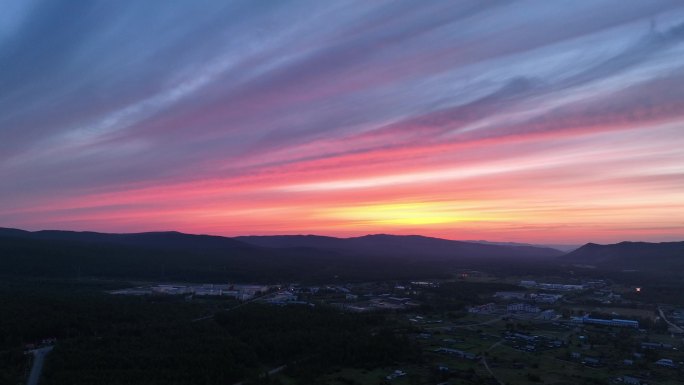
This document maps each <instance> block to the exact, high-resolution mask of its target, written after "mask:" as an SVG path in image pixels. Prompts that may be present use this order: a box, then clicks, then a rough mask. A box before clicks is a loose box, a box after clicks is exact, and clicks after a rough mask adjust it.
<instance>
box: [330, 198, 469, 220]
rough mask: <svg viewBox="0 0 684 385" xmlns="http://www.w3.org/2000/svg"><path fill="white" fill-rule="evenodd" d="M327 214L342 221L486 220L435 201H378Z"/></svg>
mask: <svg viewBox="0 0 684 385" xmlns="http://www.w3.org/2000/svg"><path fill="white" fill-rule="evenodd" d="M324 215H325V216H326V217H330V218H335V219H342V220H351V221H364V222H369V223H375V224H386V225H406V226H410V225H413V226H420V225H433V224H445V223H456V222H468V221H477V220H482V218H479V217H476V216H471V215H461V214H458V213H457V212H456V210H454V207H451V206H449V205H444V204H441V203H433V202H417V203H394V204H374V205H360V206H353V207H342V208H333V209H328V210H326V211H325V214H324Z"/></svg>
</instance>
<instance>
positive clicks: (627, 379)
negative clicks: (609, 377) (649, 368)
mask: <svg viewBox="0 0 684 385" xmlns="http://www.w3.org/2000/svg"><path fill="white" fill-rule="evenodd" d="M622 382H623V383H625V384H628V385H641V380H640V379H638V378H636V377H632V376H622Z"/></svg>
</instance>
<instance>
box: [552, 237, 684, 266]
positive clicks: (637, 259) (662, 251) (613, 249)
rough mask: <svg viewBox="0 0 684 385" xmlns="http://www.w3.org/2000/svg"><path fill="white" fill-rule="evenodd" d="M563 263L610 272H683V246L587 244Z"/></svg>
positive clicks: (667, 244)
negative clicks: (677, 270)
mask: <svg viewBox="0 0 684 385" xmlns="http://www.w3.org/2000/svg"><path fill="white" fill-rule="evenodd" d="M560 260H561V261H563V262H565V263H573V264H583V265H591V266H596V267H599V268H602V269H607V270H643V271H661V272H665V271H668V270H671V269H679V271H683V270H684V242H662V243H648V242H621V243H616V244H612V245H597V244H595V243H588V244H586V245H584V246H582V247H580V248H579V249H577V250H575V251H573V252H570V253H568V254H566V255H564V256H562V257H560Z"/></svg>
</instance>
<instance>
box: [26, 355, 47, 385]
mask: <svg viewBox="0 0 684 385" xmlns="http://www.w3.org/2000/svg"><path fill="white" fill-rule="evenodd" d="M51 350H52V346H47V347H44V348H40V349H34V350H31V353H33V366H32V367H31V374H30V375H29V379H28V385H38V381H39V380H40V374H41V373H42V371H43V363H45V356H46V355H47V354H48V353H50V351H51Z"/></svg>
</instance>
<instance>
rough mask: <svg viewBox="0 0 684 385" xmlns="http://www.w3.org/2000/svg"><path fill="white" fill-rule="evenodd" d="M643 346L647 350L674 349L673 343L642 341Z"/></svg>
mask: <svg viewBox="0 0 684 385" xmlns="http://www.w3.org/2000/svg"><path fill="white" fill-rule="evenodd" d="M641 348H642V349H647V350H657V349H672V345H670V344H661V343H657V342H642V343H641Z"/></svg>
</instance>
